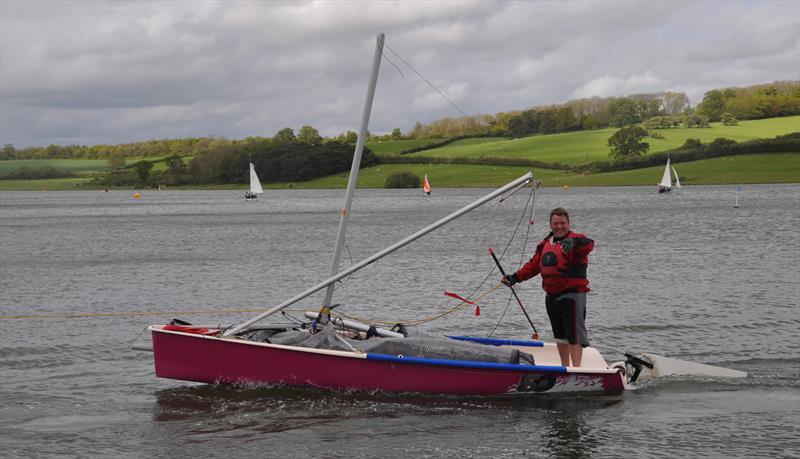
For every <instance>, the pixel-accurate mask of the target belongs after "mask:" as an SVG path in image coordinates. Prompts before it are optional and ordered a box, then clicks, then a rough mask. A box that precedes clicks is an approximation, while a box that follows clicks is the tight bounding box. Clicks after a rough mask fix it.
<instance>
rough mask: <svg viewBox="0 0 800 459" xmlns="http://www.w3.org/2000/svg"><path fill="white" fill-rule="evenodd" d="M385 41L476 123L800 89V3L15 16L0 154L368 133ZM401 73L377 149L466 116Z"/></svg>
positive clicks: (196, 8)
mask: <svg viewBox="0 0 800 459" xmlns="http://www.w3.org/2000/svg"><path fill="white" fill-rule="evenodd" d="M378 32H384V33H385V34H386V43H387V45H389V46H390V47H391V48H392V49H393V50H394V51H396V52H398V53H399V54H400V55H401V56H402V57H403V59H405V60H406V61H408V62H409V63H410V64H412V65H413V66H414V67H415V68H416V69H417V70H418V71H419V72H420V73H422V74H423V75H425V76H426V77H427V78H428V79H429V80H430V81H431V82H432V83H433V84H434V85H435V86H436V87H437V88H439V89H440V90H441V91H442V92H444V93H445V94H446V95H447V96H448V97H449V98H450V99H451V100H452V101H453V102H454V103H455V104H456V105H457V106H458V107H460V108H461V109H462V110H464V111H465V112H466V113H468V114H477V113H497V112H500V111H510V110H515V109H525V108H529V107H532V106H537V105H545V104H551V103H560V102H566V101H567V100H569V99H573V98H578V97H589V96H593V95H596V96H601V97H607V96H621V95H626V94H631V93H640V92H658V91H665V90H671V91H683V92H686V93H687V94H688V95H689V98H690V99H691V103H692V105H696V104H697V103H698V102H700V101H701V100H702V97H703V93H704V92H705V91H707V90H709V89H713V88H720V87H728V86H746V85H751V84H756V83H766V82H771V81H774V80H798V79H800V1H798V0H787V1H753V2H734V1H711V2H698V1H645V2H635V1H621V2H608V1H607V2H583V1H571V2H541V1H540V2H508V1H504V2H490V1H469V2H459V1H438V2H437V1H427V2H422V1H401V2H385V1H384V2H379V1H363V2H334V1H329V2H310V3H299V2H291V3H288V2H286V3H284V2H266V1H249V2H248V1H238V2H235V1H227V2H210V1H209V2H202V1H161V2H146V1H132V2H121V1H113V2H104V1H100V0H96V1H88V2H79V1H68V0H59V1H14V0H0V144H6V143H12V144H14V145H15V146H16V147H17V148H20V147H25V146H39V145H47V144H51V143H54V144H81V145H83V144H86V145H92V144H115V143H123V142H132V141H142V140H148V139H163V138H177V137H199V136H218V137H227V138H229V139H241V138H244V137H247V136H265V137H269V136H272V135H273V134H274V133H275V132H276V131H278V130H279V129H280V128H283V127H287V126H288V127H292V128H294V129H295V132H296V131H297V130H299V128H300V127H301V126H303V125H305V124H310V125H312V126H314V127H316V128H317V129H319V131H320V133H321V134H322V135H326V136H332V135H337V134H339V133H341V132H344V131H347V130H353V131H357V130H358V124H359V119H360V115H361V107H362V105H363V103H364V97H365V93H366V85H367V80H368V77H369V69H370V65H371V61H372V55H373V52H374V46H375V37H376V35H377V34H378ZM387 55H388V57H389V58H392V60H393V61H394V62H395V63H398V65H399V66H400V69H401V70H402V71H403V74H404V75H405V78H403V77H401V74H400V72H398V70H396V69H395V68H394V67H393V66H392V65H391V64H389V63H388V62H386V61H385V60H384V61H383V63H382V65H381V75H380V77H379V80H378V88H377V92H376V98H375V104H374V106H373V112H372V113H373V114H372V119H371V122H370V126H369V127H370V130H371V131H372V132H374V133H385V132H389V131H391V130H392V128H395V127H399V128H400V129H402V130H403V131H408V130H410V129H411V128H412V127H413V125H414V123H415V122H416V121H420V122H422V123H427V122H430V121H433V120H436V119H439V118H441V117H444V116H451V117H458V116H461V114H460V113H459V112H458V111H457V110H456V109H455V108H453V107H452V106H451V105H450V104H448V103H447V101H446V100H445V99H444V98H442V97H441V96H439V95H438V94H436V93H435V92H434V91H433V90H432V89H431V88H430V87H429V86H428V85H427V84H426V83H425V82H424V81H423V80H421V79H420V78H419V77H417V76H416V75H415V74H414V73H413V72H412V71H410V70H409V69H408V68H405V67H404V66H402V64H401V63H400V61H399V59H397V58H396V57H394V56H393V55H392V54H391V53H390V52H388V51H387Z"/></svg>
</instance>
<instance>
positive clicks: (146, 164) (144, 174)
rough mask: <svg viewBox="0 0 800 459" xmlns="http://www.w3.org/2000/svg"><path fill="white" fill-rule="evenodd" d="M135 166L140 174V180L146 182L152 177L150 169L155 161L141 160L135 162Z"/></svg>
mask: <svg viewBox="0 0 800 459" xmlns="http://www.w3.org/2000/svg"><path fill="white" fill-rule="evenodd" d="M133 167H134V168H135V169H136V173H137V174H139V180H141V181H142V182H146V181H147V179H148V178H149V177H150V169H152V168H153V163H151V162H150V161H145V160H141V161H139V162H138V163H136V164H134V165H133Z"/></svg>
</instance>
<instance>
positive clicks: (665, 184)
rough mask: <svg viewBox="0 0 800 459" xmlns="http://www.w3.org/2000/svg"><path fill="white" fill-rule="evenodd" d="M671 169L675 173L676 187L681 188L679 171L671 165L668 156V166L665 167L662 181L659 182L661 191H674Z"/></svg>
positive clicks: (659, 190)
mask: <svg viewBox="0 0 800 459" xmlns="http://www.w3.org/2000/svg"><path fill="white" fill-rule="evenodd" d="M670 170H671V171H672V173H674V174H675V189H676V190H680V189H681V181H680V179H679V178H678V172H676V171H675V168H674V167H672V166H670V164H669V158H667V166H666V167H665V168H664V175H662V176H661V182H659V184H658V192H659V193H667V192H669V191H672V177H671V176H670Z"/></svg>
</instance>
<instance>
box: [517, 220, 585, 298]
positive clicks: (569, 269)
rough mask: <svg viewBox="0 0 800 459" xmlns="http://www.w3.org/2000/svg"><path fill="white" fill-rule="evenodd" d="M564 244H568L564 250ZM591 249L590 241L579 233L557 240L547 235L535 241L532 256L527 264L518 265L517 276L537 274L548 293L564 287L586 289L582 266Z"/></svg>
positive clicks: (567, 288) (562, 289)
mask: <svg viewBox="0 0 800 459" xmlns="http://www.w3.org/2000/svg"><path fill="white" fill-rule="evenodd" d="M565 241H568V242H565ZM564 244H571V247H569V249H568V250H566V253H564V252H565V250H564V246H563V245H564ZM592 249H594V241H593V240H591V239H589V238H587V237H586V236H585V235H583V234H578V233H574V232H570V233H569V234H567V236H566V237H565V238H563V239H560V240H558V241H556V240H555V239H554V238H553V236H552V234H551V235H550V236H548V237H547V238H545V239H544V240H542V241H541V242H539V244H537V246H536V252H537V253H536V255H534V258H533V259H532V260H531V262H529V264H526V265H525V266H523V267H522V269H521V270H520V272H518V274H517V276H518V277H521V279H520V280H524V279H528V278H530V277H533V276H535V275H536V274H541V276H542V288H543V289H544V290H545V291H546V292H547V293H549V294H551V295H557V294H559V293H563V292H565V291H568V290H575V291H577V292H588V291H589V280H588V279H587V278H586V268H587V265H588V263H589V258H588V254H589V252H591V251H592ZM536 262H538V263H536ZM531 265H535V266H531ZM520 275H522V276H520Z"/></svg>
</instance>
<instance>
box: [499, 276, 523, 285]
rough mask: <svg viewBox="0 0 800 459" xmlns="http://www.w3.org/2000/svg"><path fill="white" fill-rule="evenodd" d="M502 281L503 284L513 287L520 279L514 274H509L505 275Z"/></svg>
mask: <svg viewBox="0 0 800 459" xmlns="http://www.w3.org/2000/svg"><path fill="white" fill-rule="evenodd" d="M500 282H502V283H503V285H507V286H509V287H511V286H512V285H514V284H516V283H518V282H519V281H518V280H517V276H516V275H514V274H512V275H510V276H508V275H506V276H503V278H502V279H500Z"/></svg>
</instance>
